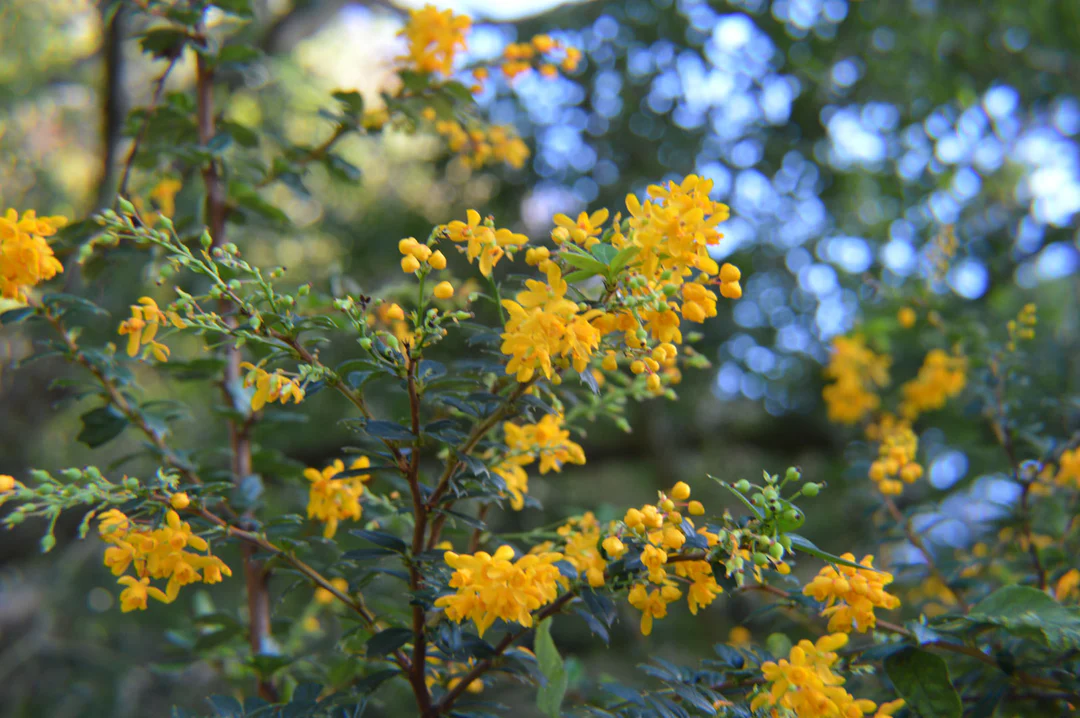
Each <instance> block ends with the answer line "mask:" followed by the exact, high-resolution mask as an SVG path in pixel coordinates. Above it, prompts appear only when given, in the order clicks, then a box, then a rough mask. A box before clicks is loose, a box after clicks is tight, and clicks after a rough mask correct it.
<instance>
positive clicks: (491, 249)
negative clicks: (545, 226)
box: [441, 209, 529, 277]
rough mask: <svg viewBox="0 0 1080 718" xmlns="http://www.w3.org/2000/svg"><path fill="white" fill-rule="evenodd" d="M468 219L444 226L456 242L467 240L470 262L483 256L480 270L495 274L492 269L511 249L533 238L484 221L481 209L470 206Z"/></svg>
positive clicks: (446, 234) (486, 274)
mask: <svg viewBox="0 0 1080 718" xmlns="http://www.w3.org/2000/svg"><path fill="white" fill-rule="evenodd" d="M465 214H466V221H465V222H462V221H461V220H454V221H453V222H450V223H449V224H447V225H446V226H445V227H442V228H441V233H442V234H443V235H444V236H445V237H447V238H448V239H450V241H452V242H464V243H465V256H466V257H468V259H469V263H470V264H472V262H473V261H474V260H476V259H479V260H480V262H479V265H480V273H481V274H483V275H484V276H485V277H490V276H491V270H492V268H494V267H495V265H496V264H498V263H499V260H500V259H502V258H503V257H504V256H505V255H506V253H507V250H508V249H509V251H511V252H513V251H514V250H515V249H516V248H517V247H520V246H521V245H523V244H525V243H526V242H528V241H529V238H528V237H526V236H525V235H523V234H515V233H514V232H511V231H510V230H508V229H496V228H495V225H494V223H493V222H491V221H490V220H488V221H482V220H481V218H480V213H479V212H477V211H476V210H474V209H470V210H469V211H468V212H466V213H465Z"/></svg>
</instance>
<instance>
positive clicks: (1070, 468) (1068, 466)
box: [1054, 448, 1080, 489]
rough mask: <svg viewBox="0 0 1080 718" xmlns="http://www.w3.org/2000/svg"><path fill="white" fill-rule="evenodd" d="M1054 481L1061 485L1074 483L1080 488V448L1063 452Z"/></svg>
mask: <svg viewBox="0 0 1080 718" xmlns="http://www.w3.org/2000/svg"><path fill="white" fill-rule="evenodd" d="M1054 481H1055V482H1057V483H1058V484H1059V485H1061V486H1069V485H1072V486H1073V487H1074V488H1078V489H1080V448H1077V449H1067V450H1065V451H1063V452H1061V458H1060V459H1059V460H1058V470H1057V474H1056V475H1055V476H1054Z"/></svg>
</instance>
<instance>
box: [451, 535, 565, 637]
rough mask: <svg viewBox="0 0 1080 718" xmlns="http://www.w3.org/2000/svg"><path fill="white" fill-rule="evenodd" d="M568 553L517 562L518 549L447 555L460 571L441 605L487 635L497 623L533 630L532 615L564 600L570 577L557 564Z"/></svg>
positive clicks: (455, 618) (531, 556)
mask: <svg viewBox="0 0 1080 718" xmlns="http://www.w3.org/2000/svg"><path fill="white" fill-rule="evenodd" d="M562 558H563V555H562V554H561V553H556V552H546V553H536V554H526V555H525V556H522V557H520V558H518V559H517V560H516V561H515V560H514V549H512V548H511V547H509V546H500V547H499V549H498V550H496V551H495V553H494V555H492V554H489V553H487V552H485V551H479V552H477V553H475V554H456V553H454V552H453V551H447V552H446V554H445V555H444V559H445V561H446V563H447V564H448V565H449V566H450V567H451V568H453V569H454V574H453V576H452V577H451V578H450V588H453V589H456V592H455V593H452V594H449V595H447V596H442V597H441V598H439V599H437V600H436V601H435V605H436V606H438V607H440V608H443V609H445V610H446V617H447V618H449V619H450V620H452V621H455V622H457V623H461V622H462V621H465V620H470V619H471V620H472V622H473V623H474V624H476V631H477V633H479V634H480V636H481V637H482V636H483V635H484V631H486V630H487V629H488V628H490V627H491V624H493V623H494V622H495V620H496V619H502V620H503V621H514V622H516V623H518V624H520V625H522V626H525V627H526V628H527V627H529V626H532V624H533V616H532V612H533V611H535V610H536V609H538V608H541V607H543V606H546V605H547V604H549V603H551V602H552V601H554V600H555V599H556V598H557V597H558V591H559V586H564V587H565V586H566V585H567V579H566V577H565V576H563V575H562V574H561V573H559V569H558V567H557V566H555V565H554V564H555V562H557V561H561V560H562Z"/></svg>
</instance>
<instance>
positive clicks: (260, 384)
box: [240, 362, 304, 411]
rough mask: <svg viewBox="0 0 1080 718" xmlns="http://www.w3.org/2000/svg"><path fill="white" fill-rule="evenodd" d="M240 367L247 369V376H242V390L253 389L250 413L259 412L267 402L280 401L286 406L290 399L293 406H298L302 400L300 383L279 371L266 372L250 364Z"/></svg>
mask: <svg viewBox="0 0 1080 718" xmlns="http://www.w3.org/2000/svg"><path fill="white" fill-rule="evenodd" d="M240 367H241V368H242V369H247V374H245V375H244V388H250V387H252V386H254V387H255V393H254V394H253V395H252V396H251V410H252V411H259V410H260V409H262V408H263V407H264V406H266V404H267V403H268V402H269V403H273V402H275V401H280V402H281V403H282V404H287V403H288V402H289V399H292V400H293V403H294V404H299V403H300V402H302V401H303V400H304V388H303V387H302V386H301V385H300V382H299V381H298V380H297V379H296V378H295V377H291V376H289V375H288V374H286V373H285V372H283V371H282V370H281V369H275V370H274V371H273V372H268V371H266V370H265V369H263V368H262V367H260V366H255V365H254V364H252V363H251V362H243V363H242V364H240Z"/></svg>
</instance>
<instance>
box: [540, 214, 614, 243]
mask: <svg viewBox="0 0 1080 718" xmlns="http://www.w3.org/2000/svg"><path fill="white" fill-rule="evenodd" d="M553 219H554V222H555V226H556V227H562V228H563V229H564V230H566V231H565V232H553V233H552V235H551V238H552V239H553V240H555V243H556V244H561V242H562V241H563V237H569V239H570V240H571V241H573V242H574V243H576V244H580V245H582V246H583V247H585V249H592V247H593V245H594V244H597V243H598V242H599V241H600V239H599V237H600V232H601V225H603V224H604V222H606V221H607V219H608V211H607V210H606V209H600V210H597V211H595V212H593V213H592V214H587V213H585V212H582V213H581V214H579V215H578V216H577V219H570V218H569V217H568V216H566V215H565V214H557V215H555V217H554V218H553Z"/></svg>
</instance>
